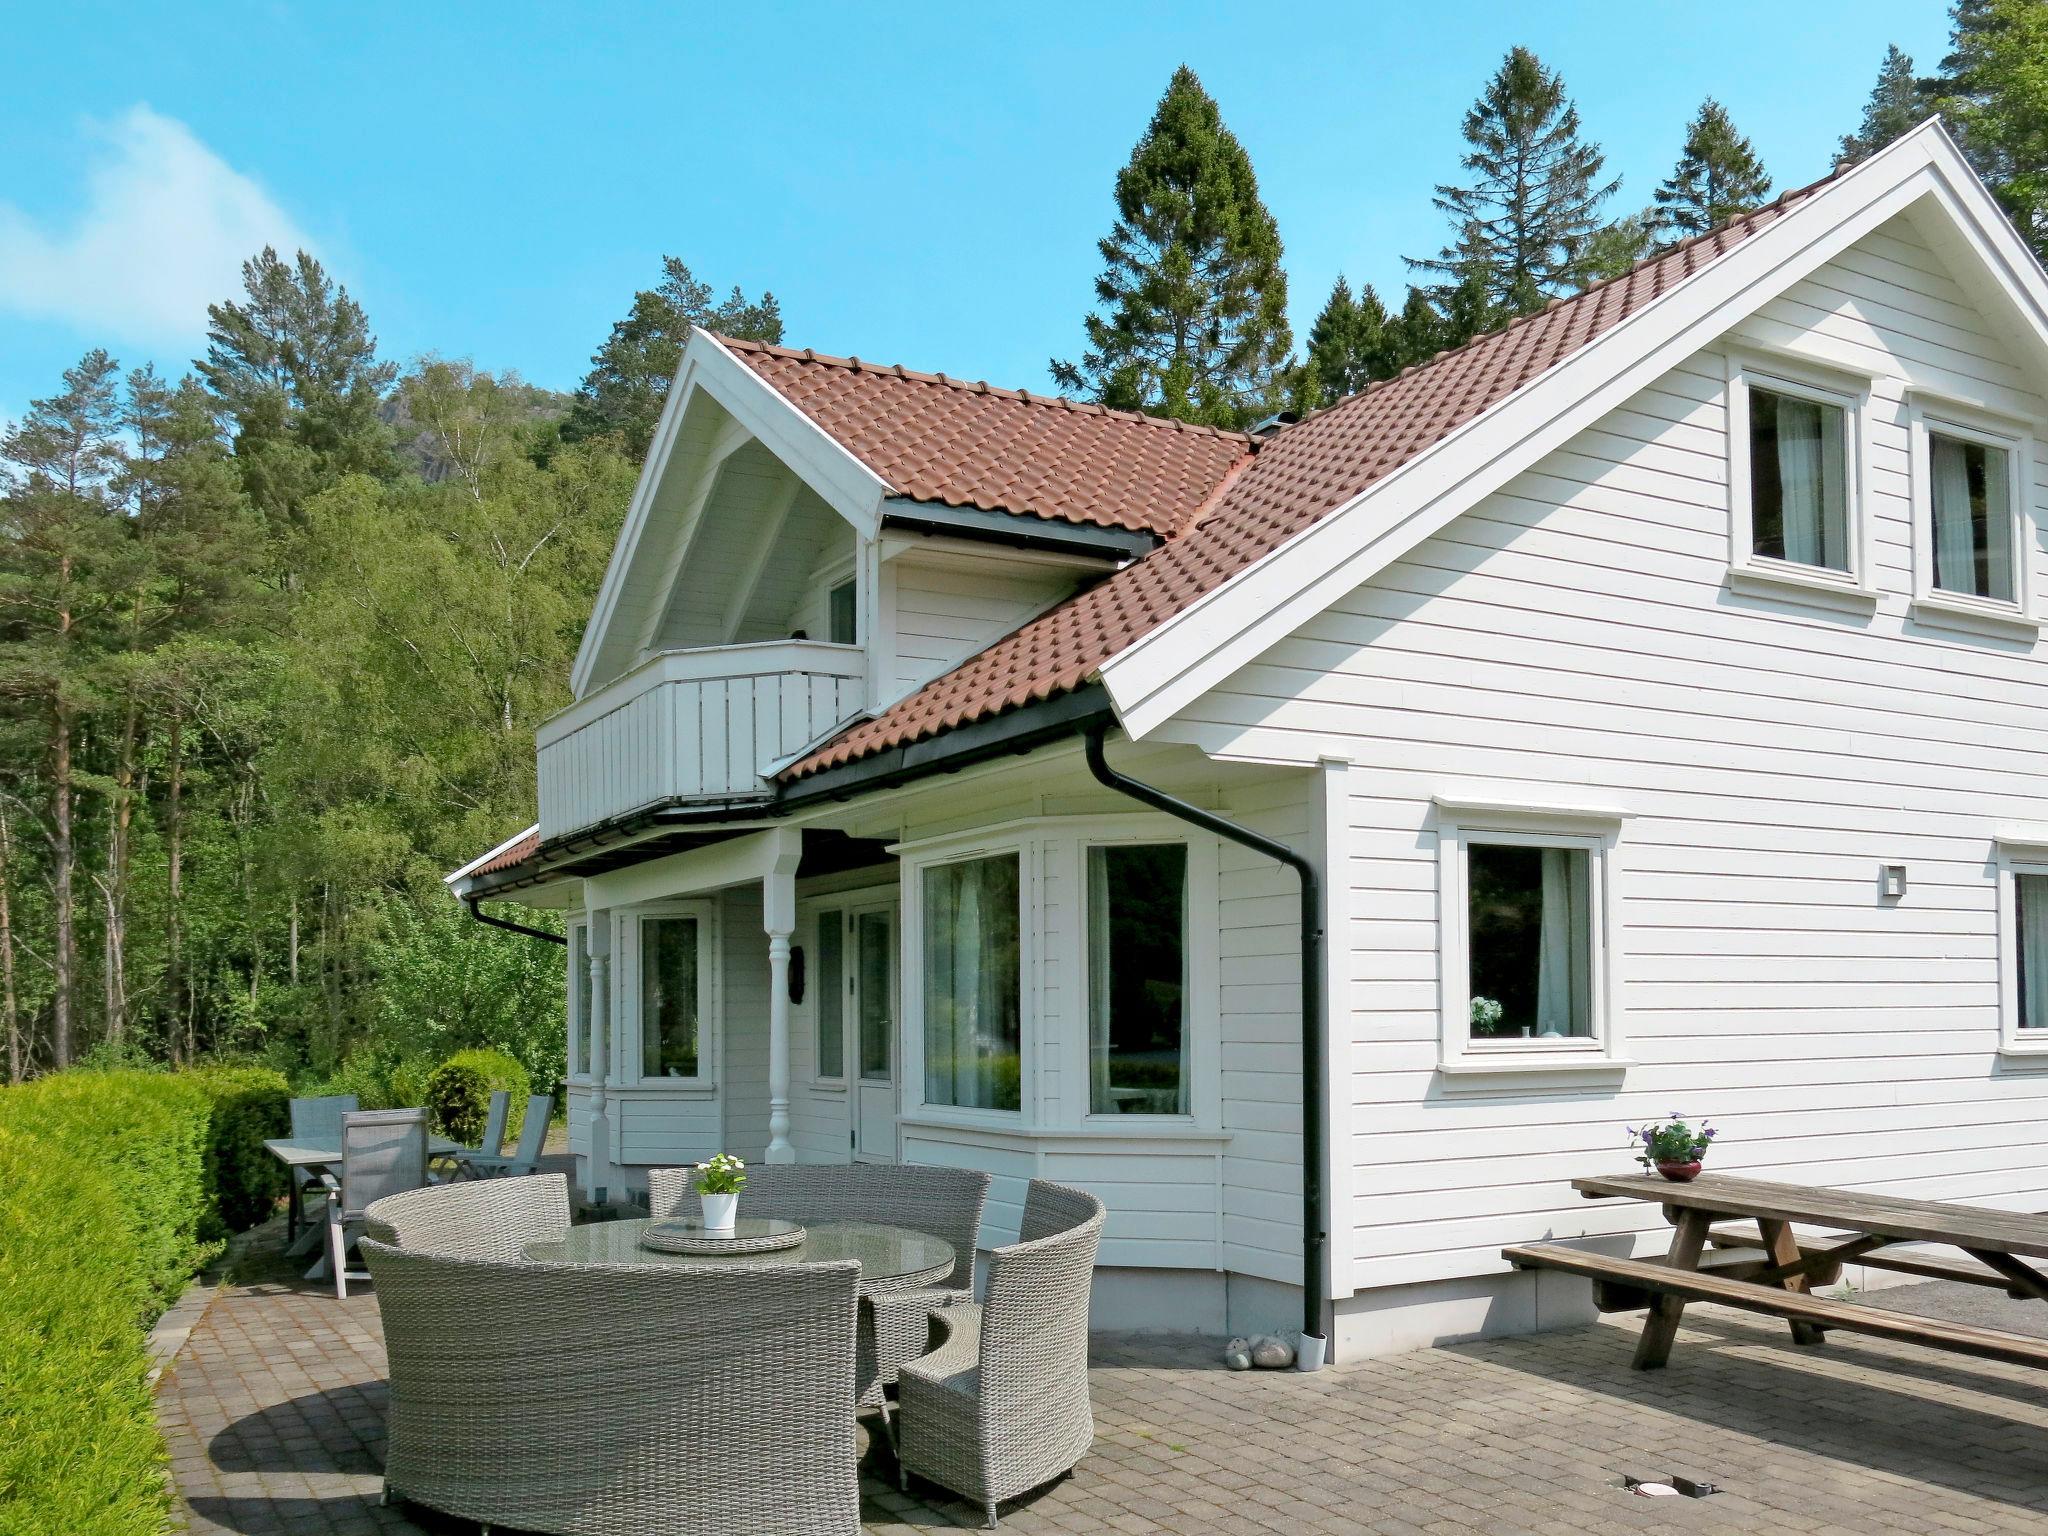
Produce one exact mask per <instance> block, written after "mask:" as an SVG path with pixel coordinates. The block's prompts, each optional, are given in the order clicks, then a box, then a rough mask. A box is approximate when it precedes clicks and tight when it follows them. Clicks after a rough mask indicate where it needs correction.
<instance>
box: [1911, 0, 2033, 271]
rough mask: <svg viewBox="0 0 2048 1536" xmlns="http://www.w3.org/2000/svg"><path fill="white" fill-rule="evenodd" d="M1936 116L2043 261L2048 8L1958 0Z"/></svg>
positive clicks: (2007, 0)
mask: <svg viewBox="0 0 2048 1536" xmlns="http://www.w3.org/2000/svg"><path fill="white" fill-rule="evenodd" d="M1950 15H1951V20H1952V25H1953V28H1954V31H1953V34H1952V37H1951V45H1950V52H1949V55H1948V57H1947V58H1945V59H1943V60H1942V61H1941V75H1940V77H1939V78H1938V80H1937V81H1936V82H1934V87H1935V90H1936V92H1937V93H1938V96H1939V102H1938V105H1939V109H1940V111H1941V112H1942V114H1943V115H1944V117H1946V118H1947V119H1948V121H1949V122H1950V123H1951V124H1952V125H1953V126H1954V128H1955V130H1956V135H1957V138H1958V139H1959V140H1960V142H1961V144H1962V148H1963V153H1964V154H1966V155H1968V156H1969V158H1970V163H1971V164H1972V165H1973V166H1975V167H1976V169H1977V174H1978V175H1980V176H1982V177H1983V178H1984V180H1985V183H1986V184H1987V185H1988V186H1989V187H1990V188H1991V191H1992V193H1993V195H1994V196H1996V197H1997V199H1998V201H1999V203H2000V205H2001V206H2003V207H2004V209H2005V211H2006V215H2007V217H2009V218H2010V219H2011V220H2012V222H2013V225H2014V227H2015V228H2016V229H2018V230H2019V232H2020V236H2021V238H2022V239H2024V240H2025V241H2026V242H2027V244H2028V245H2030V246H2032V247H2033V249H2034V254H2035V255H2036V256H2038V257H2042V258H2043V259H2048V5H2044V4H2042V3H2041V0H1957V3H1956V6H1955V9H1954V10H1953V11H1952V12H1951V13H1950Z"/></svg>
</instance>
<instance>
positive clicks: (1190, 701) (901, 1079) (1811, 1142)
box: [451, 124, 2048, 1357]
mask: <svg viewBox="0 0 2048 1536" xmlns="http://www.w3.org/2000/svg"><path fill="white" fill-rule="evenodd" d="M2044 413H2048V279H2044V276H2043V273H2042V271H2041V269H2040V268H2039V267H2038V266H2037V265H2036V264H2035V262H2034V261H2033V259H2032V257H2031V256H2030V255H2029V254H2028V252H2027V251H2026V249H2025V247H2024V246H2023V244H2022V243H2021V242H2020V241H2019V239H2018V238H2017V237H2016V236H2015V235H2014V233H2013V231H2012V230H2011V229H2010V228H2009V226H2008V225H2007V223H2006V222H2005V220H2004V219H2003V218H2002V217H2001V216H2000V214H1999V211H1998V209H1997V208H1996V206H1995V205H1994V204H1993V202H1992V200H1991V198H1990V197H1989V196H1988V194H1987V193H1986V192H1985V190H1984V188H1983V187H1982V185H1981V184H1980V183H1979V182H1978V181H1977V180H1976V179H1975V178H1974V177H1973V176H1972V175H1971V173H1970V171H1969V170H1968V168H1967V167H1966V166H1965V164H1964V162H1963V161H1962V159H1961V158H1960V156H1959V155H1958V154H1957V152H1956V150H1955V148H1954V146H1953V145H1952V143H1951V142H1950V140H1949V139H1948V138H1947V137H1946V136H1945V134H1944V133H1943V131H1942V130H1941V128H1940V127H1939V126H1938V125H1932V124H1930V125H1929V126H1927V127H1924V128H1922V129H1920V130H1919V131H1918V132H1916V133H1914V134H1912V135H1910V136H1909V137H1907V138H1905V139H1903V140H1901V141H1900V142H1898V143H1897V144H1895V145H1894V146H1893V147H1891V148H1890V149H1888V150H1886V151H1885V152H1883V153H1882V154H1880V155H1878V156H1876V157H1874V158H1873V159H1871V160H1869V161H1867V162H1865V163H1863V164H1861V165H1859V166H1857V167H1855V168H1853V169H1850V170H1848V171H1846V172H1844V173H1841V174H1838V175H1837V176H1835V177H1832V178H1830V179H1829V180H1827V181H1825V182H1822V183H1819V184H1817V185H1816V186H1813V187H1810V188H1806V189H1804V190H1802V191H1799V192H1796V193H1792V194H1788V195H1787V196H1786V197H1784V198H1781V199H1780V200H1779V201H1778V202H1776V203H1774V204H1772V205H1771V206H1770V207H1768V208H1766V209H1764V210H1762V211H1760V212H1758V213H1756V214H1753V215H1749V216H1746V217H1744V218H1741V219H1738V220H1737V221H1735V222H1734V223H1733V224H1731V225H1730V226H1728V227H1727V228H1725V229H1723V230H1720V231H1718V232H1715V233H1713V234H1710V235H1708V236H1705V237H1702V238H1700V239H1698V240H1696V241H1692V242H1689V243H1687V244H1685V245H1682V246H1679V247H1676V248H1674V249H1672V250H1670V251H1668V252H1665V253H1662V254H1660V255H1658V256H1656V257H1654V258H1653V259H1651V260H1650V261H1648V262H1646V263H1645V264H1644V265H1643V266H1641V267H1639V268H1637V269H1636V270H1635V271H1634V272H1631V273H1629V274H1627V275H1626V276H1623V277H1621V278H1619V279H1616V280H1614V281H1612V282H1609V283H1606V284H1603V285H1601V286H1599V287H1596V288H1594V289H1592V290H1590V291H1589V292H1587V293H1586V294H1584V295H1583V296H1581V297H1578V298H1575V299H1572V300H1569V301H1566V302H1563V303H1559V304H1555V305H1553V306H1552V307H1551V308H1549V309H1547V310H1545V311H1543V312H1541V313H1539V314H1537V315H1534V316H1531V317H1529V318H1527V319H1525V320H1522V321H1519V322H1517V323H1516V324H1514V325H1512V326H1510V327H1508V328H1507V329H1506V330H1504V331H1501V332H1498V333H1496V334H1494V335H1490V336H1487V337H1482V338H1480V339H1479V340H1476V341H1474V342H1472V343H1470V344H1469V345H1467V346H1465V347H1463V348H1460V349H1458V350H1457V351H1454V352H1450V353H1447V354H1445V355H1443V356H1441V357H1439V358H1437V359H1435V360H1433V361H1432V362H1430V363H1427V364H1425V365H1423V366H1421V367H1419V368H1416V369H1412V370H1410V371H1409V372H1408V373H1406V374H1404V375H1403V376H1401V377H1400V378H1398V379H1394V380H1390V381H1388V382H1386V383H1384V384H1379V385H1375V386H1374V387H1372V388H1371V389H1370V390H1368V391H1366V392H1365V393H1364V394H1362V395H1359V396H1356V397H1354V398H1352V399H1350V400H1347V401H1345V402H1343V403H1341V404H1338V405H1336V406H1334V407H1331V408H1330V409H1328V410H1325V411H1322V412H1319V413H1317V414H1316V415H1314V416H1311V417H1310V418H1308V419H1307V420H1304V421H1302V422H1299V423H1297V424H1289V425H1283V426H1276V427H1274V428H1273V429H1270V430H1267V431H1263V432H1259V433H1254V434H1250V435H1236V434H1227V433H1220V432H1214V431H1208V430H1204V429H1198V428H1189V427H1181V426H1175V425H1173V424H1169V423H1162V422H1157V421H1151V420H1145V419H1141V418H1136V417H1130V416H1123V415H1119V414H1116V413H1112V412H1105V411H1102V410H1100V409H1097V408H1094V407H1090V406H1082V405H1074V404H1071V403H1067V402H1063V401H1059V400H1055V399H1050V398H1046V397H1040V396H1029V395H1024V394H1020V393H1013V392H1009V391H1003V390H996V389H992V388H990V387H988V386H986V385H980V384H965V383H961V382H959V381H955V380H950V379H946V378H945V377H943V376H934V375H926V374H916V373H908V372H905V371H903V370H901V369H896V368H881V367H876V366H874V365H871V364H867V363H861V362H857V361H852V360H842V359H832V358H823V357H817V356H814V355H812V354H810V353H808V352H791V351H786V350H783V349H780V348H769V347H763V346H758V345H752V344H743V343H736V342H724V341H721V340H719V339H718V338H716V337H713V336H710V335H706V334H701V333H700V334H698V335H697V336H695V337H694V338H693V339H692V340H691V342H690V345H689V347H688V349H687V352H686V355H685V357H684V361H683V365H682V369H681V372H680V373H679V374H678V376H677V379H676V381H675V385H674V388H673V389H672V391H671V393H670V395H669V399H668V405H667V410H666V413H665V415H664V418H663V420H662V424H661V428H660V431H659V434H658V436H657V438H656V441H655V444H654V448H653V451H652V453H651V454H650V456H649V459H648V463H647V468H646V472H645V474H644V476H643V478H642V480H641V483H640V486H639V489H638V492H637V495H636V497H635V500H634V503H633V507H632V511H631V513H630V516H629V518H628V521H627V523H626V526H625V530H624V533H623V535H622V537H621V540H620V543H619V548H618V552H617V554H616V556H615V557H614V560H613V563H612V566H611V569H610V572H609V575H608V577H607V579H606V582H605V585H604V589H603V592H602V594H601V596H600V598H599V600H598V603H597V607H596V611H595V613H594V614H593V615H592V618H591V622H590V626H589V631H588V634H587V636H586V639H585V642H584V646H583V650H582V654H581V656H580V658H579V660H578V662H577V666H576V671H575V676H574V680H573V681H574V692H575V696H576V702H575V703H574V704H573V705H571V706H570V707H569V708H568V709H566V710H565V711H563V712H562V714H560V715H559V716H557V717H556V718H555V719H553V720H551V721H550V722H548V724H547V725H546V726H545V727H543V728H542V730H541V732H540V735H539V783H540V821H539V825H538V827H537V828H535V829H533V830H532V831H530V832H529V833H527V834H524V835H523V836H522V837H520V838H516V839H513V840H512V841H511V842H509V843H507V844H506V845H505V846H504V847H502V848H499V849H496V850H493V851H492V853H490V854H488V855H485V856H484V857H483V858H481V859H479V860H477V861H476V862H475V863H474V864H472V865H470V866H468V867H466V868H465V869H464V870H462V871H459V872H458V873H457V874H456V875H454V876H452V877H451V883H452V884H453V886H454V887H455V889H456V890H457V892H458V894H460V895H463V896H465V897H467V898H474V899H477V900H483V901H491V902H499V901H507V900H509V901H517V902H524V903H527V904H530V905H533V906H537V907H553V908H558V909H566V910H567V912H568V913H569V914H570V930H569V931H570V937H571V944H570V949H569V954H570V968H569V993H570V1000H571V1009H570V1018H571V1024H570V1034H571V1041H570V1063H571V1081H570V1088H569V1107H570V1123H571V1128H572V1135H573V1139H574V1143H575V1147H576V1151H577V1153H578V1157H579V1163H580V1167H581V1170H582V1179H583V1181H584V1183H585V1184H586V1185H587V1186H588V1187H589V1188H591V1189H592V1190H605V1191H608V1192H616V1191H619V1190H622V1189H625V1188H629V1187H631V1186H632V1185H634V1184H635V1183H636V1182H638V1181H639V1180H640V1179H641V1178H642V1177H643V1176H644V1170H645V1169H646V1168H647V1167H649V1166H652V1165H658V1164H669V1163H676V1162H681V1161H686V1160H698V1159H701V1158H703V1157H705V1156H707V1155H708V1154H710V1153H712V1152H713V1151H716V1150H718V1149H720V1148H726V1149H730V1150H733V1151H736V1152H738V1153H740V1154H741V1155H742V1156H744V1157H747V1158H763V1157H765V1158H767V1159H768V1160H770V1161H775V1160H793V1159H794V1160H824V1161H834V1160H841V1159H848V1158H854V1159H872V1160H878V1161H891V1160H905V1161H922V1162H948V1163H964V1164H969V1165H972V1166H974V1167H979V1168H985V1169H988V1170H989V1171H990V1172H992V1173H993V1174H994V1175H995V1176H996V1183H995V1185H994V1195H993V1198H992V1203H991V1207H990V1213H989V1220H988V1228H987V1231H986V1232H985V1234H984V1237H985V1239H986V1240H987V1241H989V1242H991V1243H993V1242H998V1241H1002V1240H1004V1239H1005V1238H1006V1236H1007V1235H1008V1234H1009V1233H1010V1232H1012V1231H1014V1227H1015V1222H1016V1217H1017V1209H1018V1201H1019V1199H1020V1191H1021V1188H1022V1181H1023V1180H1024V1179H1025V1178H1027V1177H1029V1176H1031V1175H1035V1174H1038V1175H1047V1176H1051V1177H1055V1178H1060V1179H1066V1180H1071V1181H1073V1182H1075V1183H1079V1184H1083V1185H1086V1186H1088V1187H1089V1188H1091V1189H1094V1190H1096V1191H1098V1192H1099V1193H1100V1194H1101V1195H1102V1196H1103V1198H1104V1199H1105V1200H1106V1201H1107V1203H1108V1205H1109V1208H1110V1211H1111V1213H1112V1214H1111V1217H1110V1223H1109V1227H1108V1232H1107V1237H1106V1240H1105V1242H1104V1244H1103V1248H1102V1264H1103V1266H1104V1267H1103V1271H1102V1276H1101V1281H1100V1284H1099V1286H1098V1292H1097V1307H1098V1311H1097V1321H1098V1323H1099V1324H1103V1325H1112V1326H1114V1325H1118V1324H1140V1325H1144V1324H1149V1325H1154V1326H1161V1325H1164V1326H1175V1327H1184V1328H1185V1327H1199V1328H1208V1329H1213V1330H1217V1331H1221V1330H1224V1329H1226V1328H1230V1329H1236V1328H1240V1327H1244V1326H1248V1325H1264V1326H1282V1327H1291V1326H1293V1325H1294V1324H1295V1323H1296V1322H1297V1321H1301V1320H1305V1321H1306V1322H1307V1324H1308V1325H1309V1331H1311V1332H1315V1333H1321V1334H1324V1335H1326V1336H1327V1337H1328V1338H1329V1340H1330V1344H1331V1348H1332V1350H1333V1352H1334V1353H1335V1354H1336V1355H1337V1356H1339V1357H1344V1356H1357V1355H1360V1354H1363V1353H1368V1352H1373V1351H1378V1350H1384V1349H1391V1348H1396V1347H1404V1346H1407V1345H1410V1344H1413V1343H1416V1342H1420V1341H1427V1340H1430V1339H1435V1338H1441V1337H1446V1336H1452V1335H1457V1334H1469V1333H1478V1332H1488V1331H1509V1330H1519V1329H1527V1328H1533V1327H1538V1326H1545V1325H1549V1324H1553V1323H1556V1322H1560V1321H1566V1320H1574V1319H1577V1318H1579V1317H1581V1316H1583V1315H1585V1309H1586V1302H1585V1300H1584V1297H1583V1295H1582V1293H1581V1291H1577V1290H1575V1289H1574V1284H1575V1283H1574V1282H1572V1281H1569V1280H1564V1279H1556V1278H1551V1279H1542V1278H1539V1277H1537V1276H1533V1275H1526V1274H1513V1273H1510V1272H1508V1271H1507V1269H1506V1267H1505V1266H1504V1265H1503V1263H1502V1262H1501V1260H1500V1258H1499V1250H1500V1248H1501V1246H1502V1245H1503V1244H1505V1243H1512V1242H1519V1241H1525V1240H1529V1239H1534V1238H1538V1237H1545V1236H1552V1237H1560V1236H1561V1237H1571V1236H1579V1235H1584V1236H1587V1237H1590V1238H1594V1239H1605V1240H1606V1241H1608V1242H1609V1243H1610V1244H1611V1245H1612V1246H1613V1247H1614V1248H1615V1249H1617V1250H1627V1249H1629V1248H1631V1247H1637V1246H1639V1247H1640V1248H1641V1249H1642V1250H1643V1251H1646V1252H1648V1251H1656V1250H1657V1249H1658V1248H1659V1247H1660V1246H1661V1244H1662V1242H1663V1240H1664V1232H1663V1229H1662V1228H1661V1227H1656V1223H1655V1218H1654V1213H1652V1214H1651V1216H1650V1218H1649V1219H1648V1220H1645V1218H1644V1216H1643V1214H1642V1213H1641V1212H1640V1211H1637V1210H1615V1209H1611V1208H1608V1207H1606V1206H1598V1205H1589V1204H1587V1203H1585V1202H1582V1201H1580V1200H1579V1199H1578V1198H1577V1197H1576V1196H1574V1195H1573V1194H1572V1192H1571V1191H1570V1189H1569V1188H1568V1187H1567V1181H1568V1180H1569V1179H1570V1178H1572V1177H1573V1176H1575V1175H1579V1174H1585V1173H1592V1172H1599V1171H1612V1170H1618V1169H1625V1168H1627V1167H1628V1166H1629V1164H1628V1155H1629V1154H1628V1150H1627V1148H1626V1147H1625V1146H1624V1131H1623V1127H1624V1125H1626V1124H1629V1123H1634V1122H1637V1121H1639V1120H1641V1119H1643V1118H1645V1117H1653V1116H1656V1115H1659V1114H1662V1113H1665V1112H1667V1111H1670V1110H1673V1109H1679V1110H1684V1111H1686V1112H1688V1113H1690V1114H1693V1115H1704V1116H1709V1117H1711V1118H1712V1119H1713V1120H1714V1121H1715V1122H1716V1123H1717V1124H1718V1125H1719V1126H1720V1127H1721V1131H1722V1135H1721V1141H1720V1143H1719V1146H1718V1149H1717V1152H1716V1161H1717V1165H1718V1166H1720V1167H1723V1168H1725V1169H1739V1170H1754V1171H1777V1172H1784V1173H1789V1174H1794V1175H1796V1176H1797V1177H1799V1178H1802V1179H1807V1180H1813V1181H1819V1182H1826V1183H1835V1184H1844V1185H1851V1186H1859V1187H1875V1188H1883V1189H1887V1190H1892V1191H1897V1192H1903V1193H1915V1194H1925V1195H1930V1196H1940V1197H1948V1198H1956V1199H1964V1200H1972V1201H1979V1202H1984V1203H1988V1204H1993V1205H2010V1206H2014V1207H2016V1208H2024V1209H2040V1208H2043V1207H2048V709H2044V707H2043V701H2044V700H2048V646H2044V644H2043V638H2042V626H2043V622H2044V619H2048V589H2044V583H2048V550H2044V531H2048V505H2044V486H2048V469H2044V466H2043V463H2042V459H2041V455H2040V453H2039V451H2038V450H2037V448H2036V439H2037V437H2038V436H2039V435H2040V426H2039V424H2040V423H2041V422H2042V421H2043V420H2044ZM1091 735H1093V736H1095V737H1098V738H1102V739H1104V740H1106V749H1105V753H1104V756H1105V758H1106V763H1107V765H1108V771H1107V775H1106V777H1107V780H1108V782H1105V778H1104V777H1102V776H1098V775H1097V773H1096V772H1094V771H1093V770H1092V768H1091V765H1090V759H1089V747H1088V742H1089V739H1090V737H1091ZM1119 776H1121V778H1120V777H1119ZM1125 780H1129V781H1137V782H1138V783H1141V784H1144V785H1150V786H1154V787H1156V788H1157V789H1158V790H1160V791H1163V792H1164V793H1165V794H1166V795H1169V796H1171V797H1174V799H1173V802H1160V801H1159V800H1158V799H1157V798H1156V797H1147V796H1145V795H1144V794H1143V793H1142V792H1134V791H1132V790H1131V789H1130V786H1129V784H1128V783H1125V782H1124V781H1125ZM1112 785H1115V786H1116V787H1112ZM1162 805H1164V808H1162ZM1190 818H1192V819H1190ZM1248 839H1249V841H1247V840H1248ZM1260 839H1265V840H1268V842H1267V843H1266V844H1264V845H1261V844H1260V843H1259V841H1258V840H1260ZM1273 842H1277V843H1279V844H1282V845H1284V848H1285V850H1287V851H1289V852H1290V856H1291V857H1293V858H1295V859H1296V860H1297V861H1298V863H1299V864H1300V866H1301V868H1300V869H1299V870H1297V868H1295V867H1294V866H1292V865H1289V864H1286V863H1282V862H1279V861H1277V860H1276V859H1275V858H1274V857H1271V856H1270V848H1271V843H1273ZM1262 847H1263V848H1264V849H1265V851H1262ZM1304 886H1305V888H1306V890H1307V891H1308V893H1309V898H1310V907H1309V911H1308V914H1307V916H1308V919H1309V920H1308V921H1307V922H1304V921H1303V920H1302V919H1303V912H1302V895H1301V893H1302V891H1303V889H1304ZM1318 932H1320V933H1321V934H1323V935H1326V936H1327V942H1326V943H1323V944H1321V945H1320V946H1318V945H1317V944H1316V942H1315V937H1316V934H1317V933H1318ZM1475 996H1480V997H1484V998H1485V999H1488V1000H1489V1002H1488V1003H1482V1004H1481V1007H1480V1009H1479V1010H1478V1012H1477V1013H1476V1014H1475V1010H1474V1007H1473V1002H1474V998H1475ZM1490 1005H1497V1008H1496V1007H1495V1006H1490ZM1305 1013H1306V1015H1307V1023H1308V1027H1307V1029H1306V1031H1304V1029H1303V1019H1304V1014H1305ZM1496 1015H1497V1018H1496ZM1475 1017H1477V1018H1478V1019H1480V1020H1481V1023H1480V1024H1478V1025H1475V1024H1474V1022H1473V1020H1474V1019H1475ZM1305 1107H1306V1113H1305ZM1653 1227H1656V1230H1651V1228H1653Z"/></svg>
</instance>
